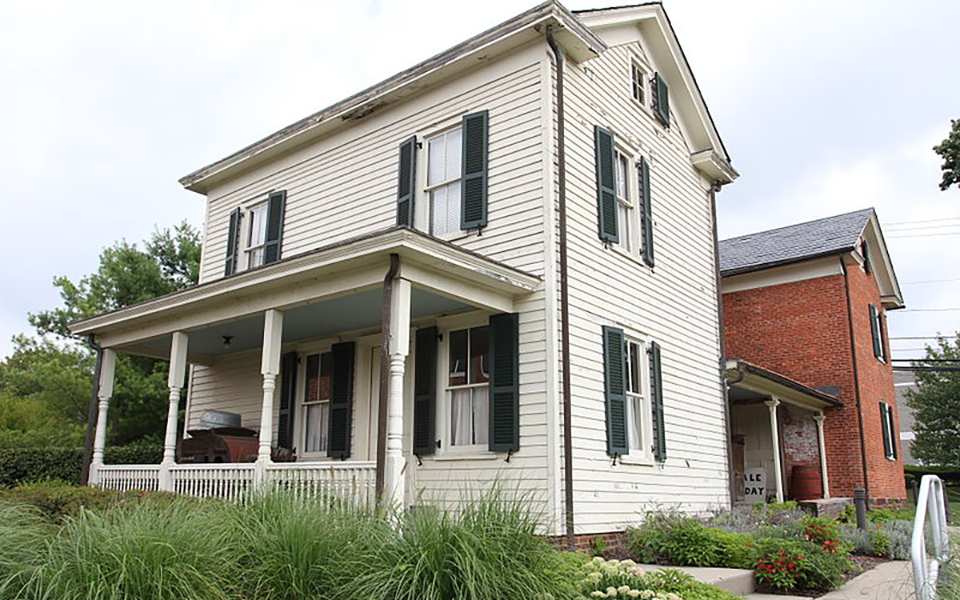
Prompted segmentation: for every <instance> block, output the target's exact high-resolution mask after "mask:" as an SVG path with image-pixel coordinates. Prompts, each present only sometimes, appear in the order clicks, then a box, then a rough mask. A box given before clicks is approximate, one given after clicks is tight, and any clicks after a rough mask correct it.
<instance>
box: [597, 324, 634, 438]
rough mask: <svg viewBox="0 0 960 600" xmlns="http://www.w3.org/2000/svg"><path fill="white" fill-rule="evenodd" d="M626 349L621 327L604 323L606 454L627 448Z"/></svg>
mask: <svg viewBox="0 0 960 600" xmlns="http://www.w3.org/2000/svg"><path fill="white" fill-rule="evenodd" d="M626 362H627V353H626V350H625V348H624V339H623V330H622V329H618V328H616V327H607V326H604V327H603V367H604V377H603V382H604V383H603V388H604V396H605V398H606V408H607V411H606V412H607V454H609V455H610V456H620V455H624V454H627V453H628V452H630V442H629V440H628V439H627V390H626V385H627V380H626V373H627V365H626Z"/></svg>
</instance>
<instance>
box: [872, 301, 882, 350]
mask: <svg viewBox="0 0 960 600" xmlns="http://www.w3.org/2000/svg"><path fill="white" fill-rule="evenodd" d="M870 333H871V335H872V336H873V355H874V356H876V357H877V358H883V346H882V341H881V340H880V319H879V316H878V315H877V307H876V306H874V305H872V304H871V305H870Z"/></svg>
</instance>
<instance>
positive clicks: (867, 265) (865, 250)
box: [860, 240, 870, 273]
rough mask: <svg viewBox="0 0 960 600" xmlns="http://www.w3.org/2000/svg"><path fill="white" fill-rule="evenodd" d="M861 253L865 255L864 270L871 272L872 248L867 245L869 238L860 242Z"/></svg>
mask: <svg viewBox="0 0 960 600" xmlns="http://www.w3.org/2000/svg"><path fill="white" fill-rule="evenodd" d="M860 253H861V254H862V255H863V272H864V273H869V272H870V248H869V247H868V246H867V240H863V241H862V242H860Z"/></svg>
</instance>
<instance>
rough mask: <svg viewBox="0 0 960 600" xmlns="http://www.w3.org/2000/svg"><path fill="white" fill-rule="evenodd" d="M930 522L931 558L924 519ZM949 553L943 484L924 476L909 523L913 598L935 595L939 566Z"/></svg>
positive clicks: (934, 476)
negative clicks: (915, 594)
mask: <svg viewBox="0 0 960 600" xmlns="http://www.w3.org/2000/svg"><path fill="white" fill-rule="evenodd" d="M928 515H929V520H930V538H931V542H932V546H933V554H932V556H930V555H928V553H927V518H928ZM949 553H950V542H949V538H948V535H947V511H946V507H945V506H944V500H943V482H942V481H941V480H940V478H939V477H937V476H936V475H924V476H923V479H921V480H920V495H919V496H918V498H917V514H916V516H915V518H914V520H913V540H912V545H911V548H910V558H911V560H912V561H913V579H914V582H915V583H916V587H917V598H919V599H920V600H933V599H934V598H935V597H936V593H937V577H938V575H939V574H940V565H941V564H942V563H943V561H944V560H946V559H947V557H948V556H949Z"/></svg>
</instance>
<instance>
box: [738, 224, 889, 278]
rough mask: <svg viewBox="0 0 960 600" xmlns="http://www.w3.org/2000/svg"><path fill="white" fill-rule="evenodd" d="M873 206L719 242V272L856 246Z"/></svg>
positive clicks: (754, 268)
mask: <svg viewBox="0 0 960 600" xmlns="http://www.w3.org/2000/svg"><path fill="white" fill-rule="evenodd" d="M874 214H876V213H875V212H874V210H873V209H872V208H867V209H864V210H858V211H854V212H851V213H846V214H842V215H837V216H834V217H826V218H824V219H817V220H816V221H808V222H806V223H798V224H796V225H788V226H786V227H780V228H778V229H770V230H768V231H760V232H757V233H750V234H747V235H742V236H740V237H735V238H730V239H728V240H722V241H721V242H720V274H721V275H722V276H724V277H729V276H731V275H739V274H741V273H748V272H750V271H759V270H760V269H768V268H770V267H776V266H780V265H785V264H789V263H794V262H798V261H801V260H808V259H811V258H818V257H821V256H830V255H833V254H842V253H844V252H850V251H852V250H854V249H856V247H857V243H858V241H859V239H860V234H862V233H863V230H864V229H865V228H866V226H867V223H868V222H869V221H870V218H871V217H872V216H874Z"/></svg>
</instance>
